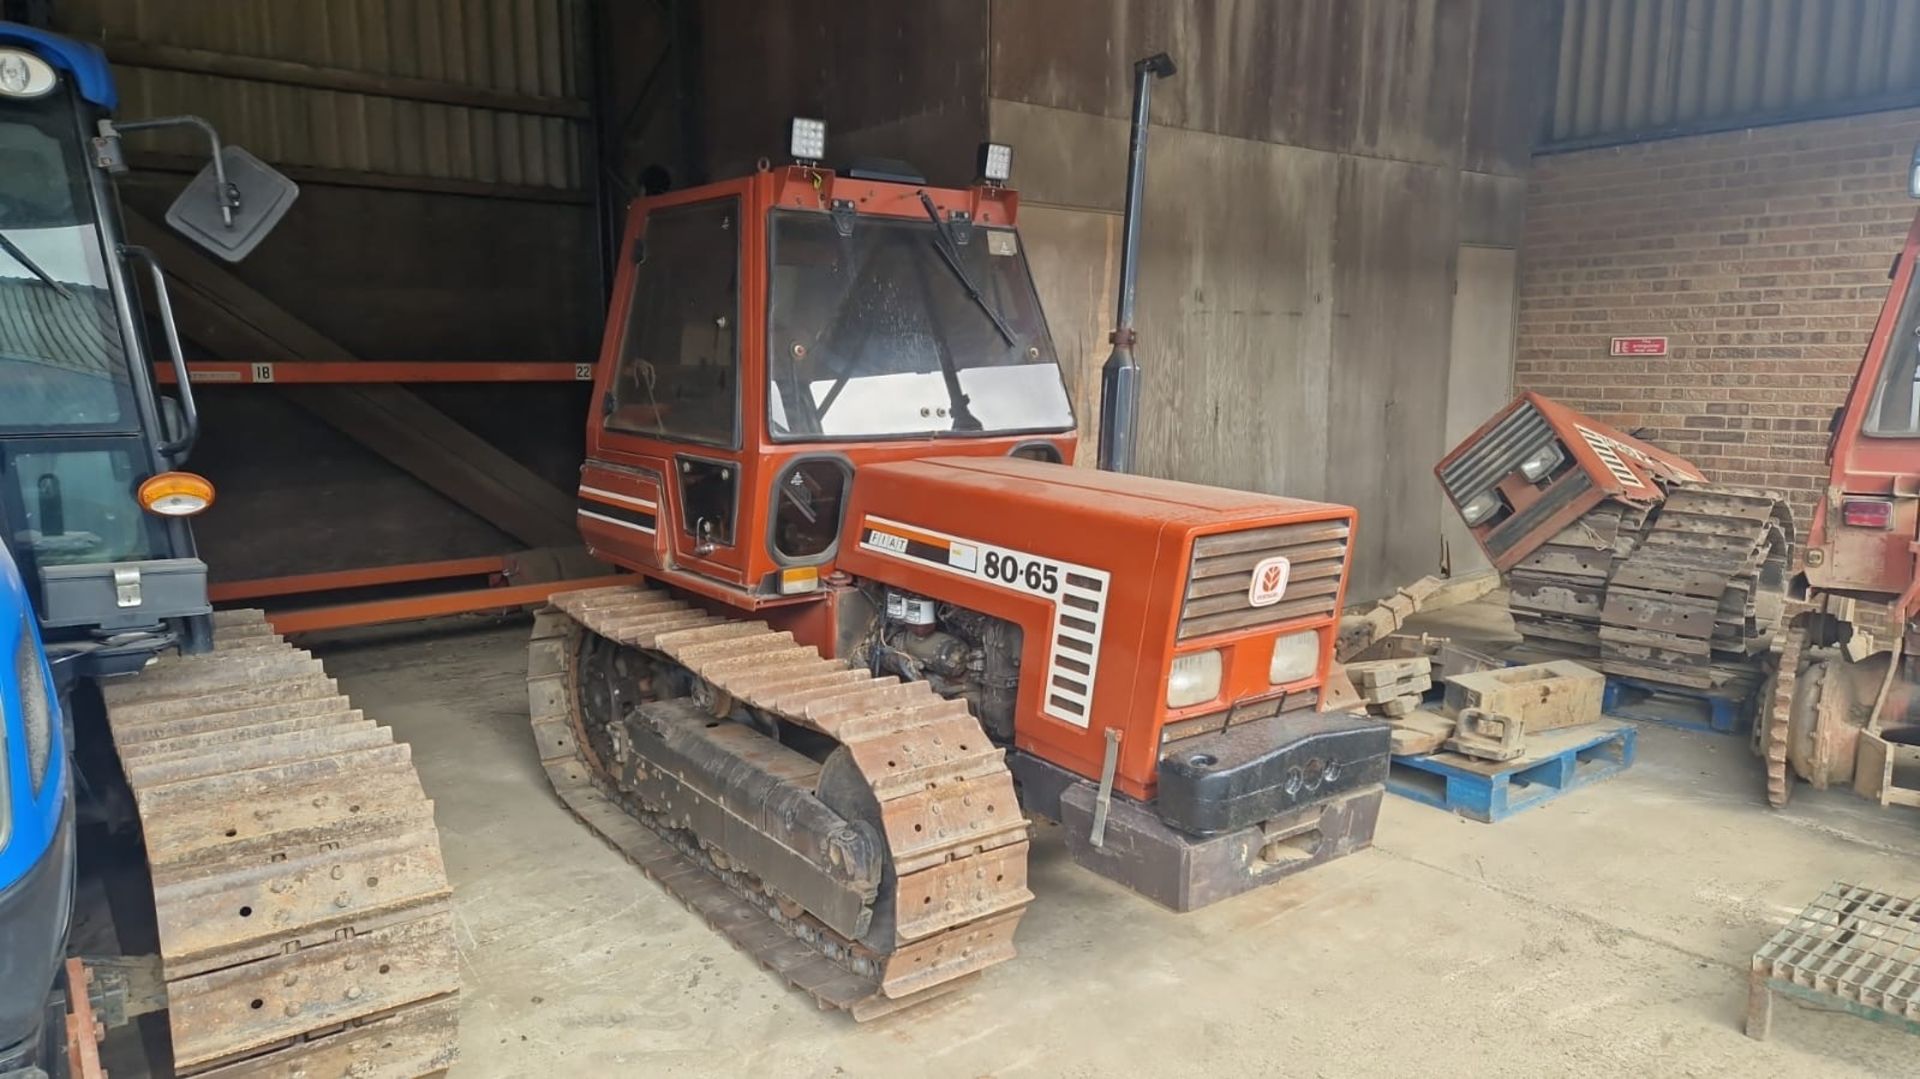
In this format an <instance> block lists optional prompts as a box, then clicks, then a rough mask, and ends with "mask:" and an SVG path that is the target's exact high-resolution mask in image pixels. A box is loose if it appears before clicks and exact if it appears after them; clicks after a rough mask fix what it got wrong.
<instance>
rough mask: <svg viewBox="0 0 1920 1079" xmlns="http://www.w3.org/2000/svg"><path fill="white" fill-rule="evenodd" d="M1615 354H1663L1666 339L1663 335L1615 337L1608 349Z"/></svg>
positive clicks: (1665, 352)
mask: <svg viewBox="0 0 1920 1079" xmlns="http://www.w3.org/2000/svg"><path fill="white" fill-rule="evenodd" d="M1610 352H1611V354H1612V355H1615V356H1665V355H1666V354H1667V339H1666V338H1664V337H1616V338H1614V339H1613V347H1612V348H1611V349H1610Z"/></svg>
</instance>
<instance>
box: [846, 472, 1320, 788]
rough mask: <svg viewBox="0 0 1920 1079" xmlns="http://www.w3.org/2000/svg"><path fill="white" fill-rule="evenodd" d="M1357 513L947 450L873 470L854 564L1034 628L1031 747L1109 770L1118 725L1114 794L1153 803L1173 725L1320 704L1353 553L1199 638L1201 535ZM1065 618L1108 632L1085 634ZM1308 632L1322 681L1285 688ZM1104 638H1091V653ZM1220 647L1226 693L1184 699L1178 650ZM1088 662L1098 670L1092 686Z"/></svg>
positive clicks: (1029, 634)
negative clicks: (1248, 617) (1256, 616)
mask: <svg viewBox="0 0 1920 1079" xmlns="http://www.w3.org/2000/svg"><path fill="white" fill-rule="evenodd" d="M1353 519H1354V512H1353V510H1351V509H1349V508H1347V507H1345V506H1330V505H1325V504H1320V503H1313V502H1302V501H1299V500H1296V499H1290V498H1279V497H1274V496H1271V495H1261V494H1251V493H1247V492H1243V491H1230V490H1224V489H1221V488H1215V487H1203V486H1198V485H1195V484H1187V483H1175V482H1171V481H1167V480H1157V479H1149V478H1146V477H1141V476H1130V475H1121V474H1116V473H1112V472H1095V471H1090V470H1081V469H1074V470H1069V469H1064V468H1062V467H1061V466H1059V465H1053V464H1046V463H1042V462H1036V461H1025V460H1018V459H1013V458H1007V457H942V458H932V459H928V460H920V461H911V462H901V463H897V464H883V465H876V466H871V467H868V468H866V469H863V470H862V471H861V472H860V473H859V474H858V476H857V478H856V480H855V483H854V496H853V502H852V505H851V507H850V509H849V511H848V517H847V537H848V539H847V544H846V546H845V547H843V550H842V553H841V555H840V558H839V562H838V564H839V566H840V567H841V568H843V569H845V570H847V571H848V572H851V573H853V574H855V575H857V576H860V577H865V578H870V579H873V580H877V581H883V582H885V583H887V584H889V585H892V586H896V587H900V588H905V589H909V590H912V591H914V592H918V593H921V594H924V595H930V596H937V597H940V598H941V599H942V600H946V601H949V602H953V603H957V604H960V605H962V606H965V607H968V608H970V609H974V610H978V611H982V612H985V613H987V614H991V615H994V616H995V617H999V618H1004V619H1006V620H1008V621H1010V622H1014V623H1016V624H1018V625H1020V626H1021V627H1022V629H1023V630H1024V646H1023V654H1022V656H1021V670H1022V671H1023V672H1041V671H1043V672H1046V674H1045V677H1041V678H1036V677H1031V676H1030V675H1029V676H1028V677H1023V678H1022V679H1021V685H1020V696H1019V705H1018V710H1017V712H1016V716H1017V722H1016V726H1015V741H1014V744H1015V745H1016V746H1017V747H1018V748H1020V749H1022V750H1026V751H1028V752H1031V753H1034V754H1037V755H1038V756H1041V757H1043V758H1045V759H1047V760H1049V761H1052V762H1053V763H1054V764H1056V765H1059V766H1060V767H1063V768H1066V769H1068V770H1070V771H1073V772H1076V773H1078V774H1079V775H1082V776H1085V777H1088V778H1097V777H1098V776H1099V775H1100V769H1101V764H1102V760H1103V757H1104V754H1105V746H1106V731H1107V730H1109V729H1115V730H1119V731H1120V732H1122V737H1121V741H1120V755H1119V766H1118V768H1117V770H1116V773H1115V780H1114V786H1115V789H1117V790H1119V791H1122V792H1124V793H1126V794H1129V795H1132V796H1133V797H1135V798H1139V799H1141V800H1147V799H1150V798H1152V797H1153V796H1154V794H1155V781H1156V774H1157V770H1158V763H1159V758H1160V754H1161V751H1162V744H1163V742H1162V736H1163V733H1164V728H1165V725H1166V724H1168V723H1176V722H1180V721H1182V720H1185V719H1190V718H1193V717H1196V716H1201V715H1206V714H1209V713H1216V712H1221V711H1223V710H1226V709H1228V708H1230V707H1235V706H1238V707H1247V706H1250V705H1253V704H1257V703H1260V702H1262V701H1268V700H1271V699H1273V698H1275V697H1283V696H1285V695H1287V694H1288V693H1303V692H1310V693H1311V694H1312V695H1313V699H1314V703H1315V705H1316V706H1317V705H1318V703H1319V701H1320V692H1321V687H1322V686H1323V685H1324V683H1325V679H1326V674H1327V665H1328V663H1329V662H1330V660H1331V657H1332V655H1333V635H1334V632H1335V623H1336V622H1337V620H1338V616H1339V611H1340V606H1341V602H1342V598H1343V596H1344V593H1345V588H1346V574H1345V560H1344V558H1337V559H1335V560H1333V561H1332V562H1331V564H1330V565H1329V566H1324V567H1321V569H1320V570H1317V571H1315V570H1310V569H1309V568H1308V564H1307V563H1305V562H1302V563H1301V566H1300V569H1299V570H1298V571H1297V573H1298V575H1297V576H1293V577H1292V579H1291V580H1289V581H1288V582H1287V585H1286V589H1287V591H1286V594H1285V595H1283V596H1282V598H1281V600H1280V601H1279V602H1277V603H1276V604H1274V606H1273V611H1274V617H1273V618H1272V619H1271V620H1262V621H1261V622H1260V623H1259V624H1256V625H1251V626H1245V627H1238V628H1233V629H1227V630H1223V631H1219V632H1212V633H1202V634H1199V635H1194V636H1190V637H1188V638H1187V639H1184V640H1183V639H1181V638H1180V636H1179V624H1180V621H1181V618H1182V612H1183V606H1184V604H1183V600H1184V593H1185V588H1184V585H1185V582H1186V581H1187V580H1188V575H1189V572H1190V558H1191V552H1192V550H1193V547H1194V540H1195V539H1196V538H1198V537H1201V536H1205V535H1209V534H1216V533H1221V532H1227V531H1234V532H1238V531H1245V530H1249V529H1258V528H1268V527H1275V526H1283V525H1295V524H1311V523H1315V522H1337V523H1341V524H1345V525H1347V526H1348V527H1349V528H1350V527H1351V526H1352V523H1353ZM902 540H904V541H906V542H904V543H902V542H900V541H902ZM996 570H997V572H992V571H996ZM1322 574H1324V575H1322ZM1056 580H1057V584H1056V583H1055V582H1056ZM1252 587H1253V582H1251V581H1249V583H1248V585H1246V586H1243V587H1242V588H1241V591H1242V592H1245V591H1247V590H1248V589H1250V588H1252ZM1296 604H1297V605H1298V606H1295V605H1296ZM1062 619H1077V620H1078V622H1079V623H1080V624H1083V625H1087V626H1091V627H1092V630H1091V632H1082V633H1077V634H1076V633H1074V632H1072V629H1071V626H1069V625H1065V624H1063V623H1062V621H1061V620H1062ZM1302 631H1312V632H1314V633H1316V634H1317V635H1318V636H1319V638H1320V649H1319V652H1320V658H1319V662H1318V664H1317V665H1316V666H1315V668H1314V671H1313V673H1312V675H1311V677H1309V678H1303V679H1300V680H1299V681H1297V682H1295V683H1292V684H1290V685H1282V686H1274V685H1271V684H1269V682H1268V667H1269V664H1270V662H1271V660H1272V658H1273V642H1274V640H1275V639H1276V638H1277V637H1280V636H1284V635H1288V634H1292V633H1298V632H1302ZM1089 637H1090V638H1092V643H1091V646H1090V649H1089V650H1086V651H1080V650H1076V644H1085V643H1086V640H1087V638H1089ZM1212 649H1219V650H1221V651H1222V653H1223V660H1222V674H1221V686H1220V691H1219V693H1218V694H1216V695H1215V696H1214V697H1212V698H1209V699H1208V700H1205V701H1202V702H1199V703H1197V704H1193V705H1188V706H1186V707H1183V708H1178V709H1170V708H1168V707H1167V706H1166V704H1165V702H1166V700H1167V682H1168V678H1169V670H1170V668H1171V665H1172V663H1173V660H1174V659H1175V658H1176V657H1177V656H1180V655H1186V654H1191V653H1197V652H1205V651H1208V650H1212ZM1075 664H1078V665H1081V666H1086V667H1090V668H1092V670H1091V678H1090V679H1088V681H1086V682H1083V681H1081V679H1083V678H1087V675H1084V674H1082V672H1081V671H1079V670H1078V669H1075V667H1074V666H1073V665H1075Z"/></svg>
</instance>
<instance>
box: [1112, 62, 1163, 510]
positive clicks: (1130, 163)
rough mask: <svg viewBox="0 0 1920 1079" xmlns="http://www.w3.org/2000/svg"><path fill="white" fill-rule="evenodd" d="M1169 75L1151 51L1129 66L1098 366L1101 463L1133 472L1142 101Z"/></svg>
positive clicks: (1144, 150) (1137, 386)
mask: <svg viewBox="0 0 1920 1079" xmlns="http://www.w3.org/2000/svg"><path fill="white" fill-rule="evenodd" d="M1173 73H1174V66H1173V60H1172V59H1171V58H1170V57H1168V56H1167V54H1166V53H1163V52H1162V53H1155V54H1154V55H1152V56H1149V57H1147V58H1146V59H1145V60H1137V61H1135V62H1134V65H1133V134H1132V137H1131V139H1130V140H1129V142H1128V147H1127V205H1126V213H1125V216H1124V217H1123V218H1122V219H1121V241H1120V298H1119V300H1118V302H1117V303H1116V304H1115V305H1114V313H1113V321H1114V329H1113V335H1112V336H1111V337H1110V338H1109V340H1110V341H1112V342H1113V351H1112V352H1111V353H1109V354H1108V356H1107V362H1106V363H1105V364H1104V365H1103V366H1102V367H1101V368H1100V467H1101V468H1104V469H1106V470H1107V471H1109V472H1131V471H1133V442H1134V425H1135V414H1136V413H1137V412H1138V411H1139V407H1140V365H1139V363H1137V362H1135V360H1134V356H1133V341H1134V333H1133V295H1134V282H1135V279H1136V277H1137V276H1138V265H1137V263H1138V256H1139V254H1140V198H1141V194H1142V192H1143V191H1144V190H1145V187H1146V180H1147V104H1148V101H1149V100H1150V99H1151V97H1152V95H1153V80H1154V79H1156V78H1158V79H1164V78H1166V77H1167V76H1169V75H1171V74H1173Z"/></svg>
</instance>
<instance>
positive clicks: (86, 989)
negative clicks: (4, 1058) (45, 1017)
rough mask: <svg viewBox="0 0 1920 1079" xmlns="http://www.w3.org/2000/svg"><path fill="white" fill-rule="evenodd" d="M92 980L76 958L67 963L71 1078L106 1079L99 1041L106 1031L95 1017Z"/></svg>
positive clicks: (69, 1066) (68, 1046)
mask: <svg viewBox="0 0 1920 1079" xmlns="http://www.w3.org/2000/svg"><path fill="white" fill-rule="evenodd" d="M92 981H93V974H92V973H91V972H90V971H88V970H87V965H86V964H85V963H83V962H81V961H80V960H79V959H69V960H67V1073H68V1075H70V1076H72V1079H106V1076H107V1071H106V1069H105V1068H103V1067H101V1066H100V1041H101V1039H103V1038H105V1037H106V1036H107V1030H106V1028H105V1027H104V1026H102V1025H101V1023H100V1020H99V1019H98V1018H96V1017H95V1016H94V1012H93V997H92V995H91V994H92V990H91V983H92ZM48 1033H49V1034H51V1033H53V1032H52V1031H48ZM31 1070H32V1069H29V1071H31Z"/></svg>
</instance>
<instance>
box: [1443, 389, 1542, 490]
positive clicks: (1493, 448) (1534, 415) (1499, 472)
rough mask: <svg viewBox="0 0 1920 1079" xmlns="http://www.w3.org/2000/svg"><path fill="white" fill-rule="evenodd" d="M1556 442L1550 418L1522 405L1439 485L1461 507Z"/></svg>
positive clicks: (1446, 472)
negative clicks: (1548, 420)
mask: <svg viewBox="0 0 1920 1079" xmlns="http://www.w3.org/2000/svg"><path fill="white" fill-rule="evenodd" d="M1553 440H1554V434H1553V428H1552V427H1550V426H1548V424H1547V418H1546V417H1545V416H1542V415H1540V412H1539V410H1537V409H1535V408H1534V407H1533V405H1532V404H1530V403H1528V402H1525V401H1522V402H1521V403H1520V407H1519V408H1516V409H1514V410H1513V411H1512V412H1510V413H1508V414H1507V416H1506V418H1505V419H1503V420H1501V421H1500V422H1499V423H1497V424H1495V425H1494V428H1493V430H1491V431H1488V432H1487V434H1486V437H1484V438H1482V439H1481V440H1480V441H1478V442H1476V443H1474V444H1473V447H1472V448H1471V449H1469V450H1468V451H1467V452H1466V453H1464V454H1462V455H1461V456H1460V457H1459V458H1458V459H1456V460H1454V461H1453V462H1452V463H1451V464H1449V465H1447V466H1446V467H1445V468H1442V469H1441V470H1440V485H1441V486H1442V487H1445V488H1446V489H1447V494H1449V495H1452V496H1453V502H1454V505H1456V506H1457V505H1462V504H1464V503H1465V502H1466V501H1467V500H1468V499H1470V498H1472V497H1473V496H1474V495H1477V494H1479V493H1480V492H1482V491H1484V490H1486V489H1487V488H1489V487H1492V486H1493V485H1494V484H1496V483H1498V482H1499V481H1500V480H1501V479H1502V478H1503V477H1505V476H1507V475H1509V474H1510V473H1512V472H1514V471H1515V470H1517V469H1518V468H1519V467H1520V462H1522V461H1524V460H1526V459H1527V455H1529V454H1531V453H1532V452H1533V451H1535V450H1537V449H1539V448H1540V447H1542V446H1544V445H1546V444H1547V443H1549V442H1552V441H1553Z"/></svg>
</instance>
